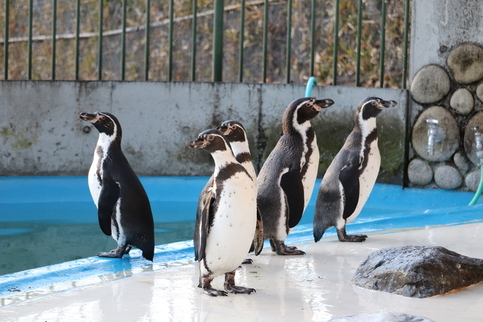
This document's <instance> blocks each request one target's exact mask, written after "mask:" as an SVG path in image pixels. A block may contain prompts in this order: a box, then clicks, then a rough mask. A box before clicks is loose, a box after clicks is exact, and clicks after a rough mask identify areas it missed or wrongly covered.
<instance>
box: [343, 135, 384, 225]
mask: <svg viewBox="0 0 483 322" xmlns="http://www.w3.org/2000/svg"><path fill="white" fill-rule="evenodd" d="M370 151H371V152H370V153H369V155H368V159H369V160H368V162H367V166H366V168H365V169H364V171H363V172H362V173H361V175H360V176H359V201H358V202H357V207H356V209H355V210H354V212H353V213H352V215H351V216H350V217H349V218H347V222H348V223H349V222H351V221H352V220H354V219H355V218H356V217H357V216H358V215H359V213H360V212H361V210H362V208H363V207H364V205H365V204H366V201H367V199H369V196H370V194H371V191H372V188H374V184H375V183H376V179H377V175H378V174H379V169H380V166H381V154H380V153H379V148H378V146H377V140H374V141H373V142H372V144H371V150H370Z"/></svg>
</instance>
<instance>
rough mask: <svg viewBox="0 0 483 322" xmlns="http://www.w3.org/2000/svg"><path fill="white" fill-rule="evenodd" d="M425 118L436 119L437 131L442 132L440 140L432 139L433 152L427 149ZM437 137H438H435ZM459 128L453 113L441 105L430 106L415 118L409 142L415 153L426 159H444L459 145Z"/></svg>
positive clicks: (451, 154)
mask: <svg viewBox="0 0 483 322" xmlns="http://www.w3.org/2000/svg"><path fill="white" fill-rule="evenodd" d="M427 120H437V121H438V126H437V127H438V128H439V130H438V132H440V133H441V132H442V135H443V138H442V139H441V141H440V142H437V141H438V140H435V141H434V144H433V146H432V148H433V154H430V151H428V146H430V144H429V141H430V140H429V135H428V130H429V128H430V124H428V122H427ZM435 139H438V138H435ZM459 141H460V130H459V126H458V123H457V122H456V120H455V118H454V117H453V115H452V114H451V113H450V112H449V111H448V110H446V109H445V108H444V107H441V106H432V107H430V108H428V109H426V110H424V111H423V112H422V113H421V114H420V115H419V117H418V118H417V120H416V123H415V124H414V127H413V132H412V134H411V143H412V146H413V148H414V150H415V151H416V153H417V154H418V155H419V156H420V157H421V158H423V159H425V160H428V161H446V160H448V159H449V158H451V156H453V154H454V153H455V152H456V150H457V149H458V147H459Z"/></svg>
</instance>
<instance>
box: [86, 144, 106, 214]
mask: <svg viewBox="0 0 483 322" xmlns="http://www.w3.org/2000/svg"><path fill="white" fill-rule="evenodd" d="M100 165H101V160H100V156H99V155H98V154H97V153H94V158H93V160H92V164H91V167H90V168H89V174H88V176H87V183H88V185H89V191H90V193H91V197H92V200H94V204H95V205H96V207H98V203H99V196H100V194H101V188H102V186H101V181H100V178H99V177H98V175H99V176H101V177H102V167H100V168H99V171H98V166H100ZM98 172H99V173H98Z"/></svg>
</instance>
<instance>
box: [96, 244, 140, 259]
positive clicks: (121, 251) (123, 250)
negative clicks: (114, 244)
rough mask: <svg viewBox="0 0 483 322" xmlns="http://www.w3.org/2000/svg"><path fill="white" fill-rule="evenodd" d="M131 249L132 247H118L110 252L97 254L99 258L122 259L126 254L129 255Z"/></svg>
mask: <svg viewBox="0 0 483 322" xmlns="http://www.w3.org/2000/svg"><path fill="white" fill-rule="evenodd" d="M131 249H132V247H131V246H124V247H118V248H116V249H113V250H111V251H110V252H100V253H99V254H97V256H99V257H108V258H122V256H124V255H125V254H129V252H130V251H131Z"/></svg>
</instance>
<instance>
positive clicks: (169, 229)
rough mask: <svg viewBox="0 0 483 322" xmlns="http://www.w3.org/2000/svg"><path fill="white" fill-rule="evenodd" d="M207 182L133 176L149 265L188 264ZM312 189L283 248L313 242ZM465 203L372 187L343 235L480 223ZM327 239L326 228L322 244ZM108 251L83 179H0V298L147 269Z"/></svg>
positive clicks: (454, 197) (461, 197)
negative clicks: (39, 286)
mask: <svg viewBox="0 0 483 322" xmlns="http://www.w3.org/2000/svg"><path fill="white" fill-rule="evenodd" d="M207 179H208V178H207V177H142V178H141V181H142V183H143V185H144V187H145V189H146V191H147V193H148V196H149V198H150V201H151V205H152V209H153V216H154V221H155V228H156V244H157V245H158V246H157V247H156V255H155V259H154V265H153V266H154V267H156V265H163V264H164V263H165V262H169V261H173V260H190V259H192V257H193V248H192V241H191V237H192V234H193V228H194V218H195V211H196V204H197V199H198V195H199V192H200V191H201V189H202V188H203V186H204V185H205V183H206V181H207ZM319 184H320V180H318V181H317V183H316V189H315V191H314V194H313V196H312V199H311V201H310V203H309V205H308V207H307V210H306V212H305V214H304V216H303V218H302V221H301V222H300V224H299V225H298V226H297V227H296V228H295V229H294V230H293V232H292V233H291V234H290V235H289V238H288V240H287V242H288V243H298V242H313V240H312V220H313V211H314V205H315V197H316V193H317V189H318V186H319ZM472 197H473V193H468V192H458V191H444V190H427V189H416V188H406V189H403V188H402V187H400V186H393V185H384V184H376V186H375V188H374V190H373V192H372V194H371V197H370V198H369V200H368V202H367V204H366V206H365V207H364V209H363V211H362V213H361V214H360V215H359V217H358V218H357V219H356V220H355V221H354V222H353V223H351V224H349V225H348V227H347V231H348V233H369V232H376V231H391V230H401V229H408V228H419V227H426V226H438V225H455V224H464V223H470V222H479V221H483V198H482V200H480V201H479V202H478V203H477V204H476V205H475V206H467V204H468V203H469V201H470V200H471V199H472ZM335 235H336V234H335V230H334V229H333V228H331V229H330V230H328V231H327V233H326V234H325V235H324V238H326V237H330V236H335ZM115 246H116V245H115V242H114V241H113V240H112V238H110V237H109V236H105V235H103V234H102V232H101V231H100V229H99V227H98V224H97V212H96V208H95V206H94V203H93V202H92V199H91V197H90V194H89V190H88V187H87V178H86V177H3V178H0V275H3V274H6V275H3V276H0V296H1V295H2V292H6V290H10V292H11V291H12V290H13V291H15V290H16V288H17V287H18V285H19V283H21V282H22V281H24V282H26V281H28V283H29V285H30V286H32V285H34V284H35V283H40V280H41V281H42V283H47V284H48V283H53V282H54V281H57V282H58V281H59V280H63V279H66V280H68V276H71V275H72V274H73V273H75V274H76V276H77V277H79V278H81V277H82V276H84V275H85V276H91V275H96V274H99V275H100V274H105V273H106V272H112V273H114V274H117V273H118V272H123V271H124V272H125V271H130V272H134V271H136V270H143V269H146V267H149V262H147V261H146V260H144V259H143V258H142V257H141V256H140V252H139V251H137V250H133V251H132V252H131V254H130V256H125V257H127V259H126V258H125V259H122V260H119V259H103V258H97V257H95V255H96V254H97V253H98V252H100V251H107V250H110V249H113V248H115ZM92 256H94V257H92ZM52 264H56V265H52ZM46 265H51V266H46ZM27 269H29V270H27ZM151 269H152V268H151ZM26 270H27V271H26ZM14 272H17V273H14ZM39 276H42V278H41V279H39Z"/></svg>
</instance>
